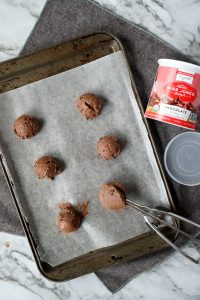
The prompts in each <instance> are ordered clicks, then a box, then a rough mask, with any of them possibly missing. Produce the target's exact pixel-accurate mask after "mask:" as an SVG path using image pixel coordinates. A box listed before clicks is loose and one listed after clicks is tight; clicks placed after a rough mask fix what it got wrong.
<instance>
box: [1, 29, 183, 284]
mask: <svg viewBox="0 0 200 300" xmlns="http://www.w3.org/2000/svg"><path fill="white" fill-rule="evenodd" d="M95 37H97V45H98V42H99V47H100V46H101V45H102V44H103V42H115V43H116V44H117V46H118V49H117V51H120V50H121V51H122V52H123V54H124V56H125V58H126V62H127V66H128V69H129V75H130V77H131V82H132V88H133V92H134V94H135V97H136V101H137V104H138V107H139V109H140V112H141V115H142V119H143V122H144V124H145V126H146V128H147V132H148V136H149V139H150V142H151V145H152V149H153V152H154V155H155V158H156V162H157V164H158V167H159V171H160V174H161V177H162V179H163V182H164V186H165V189H166V193H167V196H168V200H169V204H170V207H171V209H172V210H175V206H174V202H173V199H172V196H171V193H170V189H169V187H168V184H167V180H166V178H165V174H164V171H163V169H162V165H161V163H160V161H159V158H158V154H157V151H156V147H155V144H154V140H153V136H152V134H151V132H150V128H149V126H148V122H147V121H146V119H145V118H144V115H143V108H142V104H141V101H140V98H139V95H138V93H137V89H136V86H135V83H134V79H133V76H132V73H131V70H130V67H129V64H128V61H127V57H126V54H125V51H124V49H123V46H122V44H121V42H120V41H119V40H118V39H117V38H116V37H115V36H113V35H112V34H110V33H104V32H101V33H94V34H92V35H89V36H86V37H82V38H78V39H75V40H73V41H69V42H66V43H63V44H60V45H56V46H54V47H51V48H49V49H44V50H41V51H39V52H36V53H33V54H31V55H26V56H24V57H20V58H17V59H12V60H9V61H6V62H3V63H1V64H0V68H1V66H2V65H4V64H6V63H7V64H11V65H14V64H13V62H15V61H20V60H22V59H23V58H27V57H29V59H31V57H32V55H38V56H40V54H41V53H42V52H44V51H48V50H49V52H50V51H52V50H53V49H55V48H56V47H58V46H60V47H62V46H64V45H70V43H74V42H76V41H79V42H80V41H82V40H83V41H84V40H85V39H90V38H94V39H95ZM101 37H104V38H105V37H106V40H104V39H101ZM98 38H99V40H98ZM109 38H110V39H109ZM80 44H81V42H80ZM97 45H96V47H97ZM97 48H98V47H97ZM56 49H57V48H56ZM83 50H86V49H85V48H83ZM117 51H115V50H113V49H112V52H110V51H109V47H108V53H107V54H106V55H109V54H110V53H113V52H117ZM82 52H84V51H82ZM103 56H105V55H103ZM103 56H100V57H103ZM100 57H98V58H100ZM98 58H96V59H98ZM72 59H73V55H72ZM93 60H95V59H93ZM85 63H88V62H84V63H83V64H85ZM79 65H81V64H79ZM76 66H78V65H76ZM69 69H70V68H69ZM66 70H68V69H66ZM58 73H60V72H57V73H56V74H58ZM49 76H51V75H49ZM45 77H48V76H44V77H43V78H45ZM11 78H12V77H11ZM9 81H10V80H9ZM34 81H37V80H33V82H34ZM26 84H27V83H26ZM0 164H1V167H2V170H3V173H4V176H5V179H6V182H7V184H8V187H9V190H10V192H11V196H12V198H13V200H14V202H15V205H16V208H17V212H18V214H19V217H20V221H21V223H22V226H23V229H24V231H25V233H26V236H27V238H28V241H29V244H30V246H31V249H32V252H33V255H34V258H35V261H36V264H37V266H38V269H39V271H40V272H41V274H42V275H43V276H44V277H46V278H47V279H49V280H53V281H65V280H69V279H72V278H75V277H78V276H81V275H84V274H87V273H90V272H94V271H96V270H98V269H99V268H101V267H104V266H109V265H113V264H117V263H119V262H125V261H127V260H130V259H133V258H136V257H140V256H143V255H145V254H147V253H153V252H155V251H159V250H161V249H163V248H166V247H167V245H166V243H165V242H162V241H161V240H160V239H159V237H158V236H156V235H155V234H153V233H147V234H142V235H139V236H138V237H137V238H133V239H131V240H128V241H125V242H122V243H120V244H118V245H115V246H110V247H106V248H103V249H99V250H96V251H94V252H93V253H89V254H85V255H82V256H80V257H78V258H75V259H72V260H70V261H67V262H66V263H64V264H62V265H59V266H56V267H53V268H52V267H51V266H49V265H48V264H46V263H44V262H42V261H41V260H40V257H39V255H38V252H37V244H36V243H35V241H34V239H33V237H32V234H31V231H30V230H29V223H28V222H27V221H26V219H25V217H24V215H23V212H22V209H21V207H20V205H19V202H18V200H17V197H16V194H15V191H14V185H13V181H12V179H10V175H9V168H8V166H7V163H6V160H5V158H4V156H3V153H2V154H0ZM176 225H177V226H179V224H178V223H177V224H176ZM164 232H165V234H166V235H168V236H169V237H170V238H171V239H172V240H175V239H176V238H177V233H175V232H174V231H171V230H166V228H164ZM145 236H146V237H145ZM153 238H154V239H155V242H156V243H157V244H159V247H155V245H153V246H152V245H151V246H149V251H148V252H146V253H141V251H140V253H138V254H137V255H136V256H135V255H133V254H131V253H129V254H125V255H124V256H123V255H122V256H120V255H119V253H120V251H119V249H118V247H120V246H121V248H122V252H123V248H124V247H123V246H122V244H124V245H125V246H126V247H130V244H131V243H133V241H134V244H135V245H136V242H137V241H136V240H139V245H140V247H141V246H142V240H145V239H146V240H148V239H149V243H150V244H151V242H152V241H150V240H152V239H153ZM153 244H154V243H153ZM157 246H158V245H157ZM154 247H155V248H154ZM136 248H137V247H136ZM116 249H118V250H116ZM131 249H132V248H131V247H130V250H131ZM132 250H134V248H133V249H132ZM136 250H137V249H136ZM106 251H108V254H105V256H108V258H111V260H107V259H106V262H103V265H100V264H99V263H97V262H95V265H93V264H92V263H91V262H90V261H92V260H94V259H95V256H97V253H98V254H99V252H106ZM126 252H127V251H126ZM136 252H138V251H136ZM88 255H89V257H90V259H89V260H88V259H86V261H88V263H89V266H87V269H85V270H84V265H82V266H81V261H82V260H85V258H87V257H88ZM103 255H104V254H103ZM100 260H101V259H100ZM86 261H85V264H86ZM66 264H68V266H66ZM70 265H71V267H70V268H69V266H70ZM77 267H78V268H79V270H76V271H75V272H74V273H71V272H70V269H74V268H75V269H76V268H77ZM66 269H67V270H68V272H66ZM69 273H70V274H69Z"/></svg>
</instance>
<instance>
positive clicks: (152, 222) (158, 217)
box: [126, 199, 200, 264]
mask: <svg viewBox="0 0 200 300" xmlns="http://www.w3.org/2000/svg"><path fill="white" fill-rule="evenodd" d="M126 203H127V205H129V206H131V207H133V208H135V209H137V210H139V211H140V212H141V213H142V214H143V215H144V219H145V222H146V223H147V225H148V227H149V228H150V229H151V230H152V231H153V232H156V233H157V234H158V235H159V236H160V237H161V238H162V239H163V240H164V241H165V242H166V243H168V245H170V246H171V247H172V248H173V249H174V250H175V251H177V252H179V253H180V254H182V255H183V256H184V257H186V258H187V259H189V260H191V261H192V262H194V263H196V264H199V262H200V257H199V258H198V259H195V258H193V257H192V256H190V255H188V254H187V253H186V252H185V251H183V250H182V249H180V248H178V247H177V246H176V245H175V244H174V243H172V242H171V241H170V240H169V239H168V238H167V237H166V236H165V235H164V234H163V233H162V232H161V231H160V229H161V228H162V227H163V225H164V226H168V227H170V228H172V229H174V230H175V231H177V232H178V233H181V234H183V235H184V236H186V237H187V238H189V240H192V241H193V242H199V243H200V240H199V239H198V238H197V237H196V236H192V235H190V234H188V233H187V232H185V231H183V230H181V229H180V228H178V227H176V226H175V225H174V224H175V223H179V221H183V222H186V223H188V224H190V225H193V226H195V227H197V228H199V229H200V224H197V223H196V222H193V221H191V220H189V219H187V218H184V217H182V216H180V215H177V214H175V213H173V212H170V211H169V210H168V209H166V208H164V207H156V208H149V207H148V206H146V205H140V204H138V203H135V202H133V201H131V200H128V199H126ZM177 221H178V222H177Z"/></svg>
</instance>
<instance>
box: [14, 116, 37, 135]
mask: <svg viewBox="0 0 200 300" xmlns="http://www.w3.org/2000/svg"><path fill="white" fill-rule="evenodd" d="M39 129H40V126H39V122H38V120H37V119H36V118H34V117H32V116H30V115H22V116H21V117H19V118H18V119H17V120H16V121H15V123H14V133H15V134H16V135H17V136H18V137H20V138H21V139H30V138H31V137H32V136H34V135H36V134H37V133H38V131H39Z"/></svg>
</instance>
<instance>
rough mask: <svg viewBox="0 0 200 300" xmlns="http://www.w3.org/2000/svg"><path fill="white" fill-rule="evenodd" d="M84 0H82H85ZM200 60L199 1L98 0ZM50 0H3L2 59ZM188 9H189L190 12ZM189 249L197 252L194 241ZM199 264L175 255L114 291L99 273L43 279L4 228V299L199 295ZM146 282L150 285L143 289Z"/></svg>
mask: <svg viewBox="0 0 200 300" xmlns="http://www.w3.org/2000/svg"><path fill="white" fill-rule="evenodd" d="M80 1H81V0H80ZM93 1H95V2H97V3H98V4H100V5H103V6H104V7H105V8H106V9H109V10H110V11H112V12H113V13H116V14H118V15H119V16H120V17H122V18H125V19H127V20H128V21H129V22H132V23H135V24H137V25H138V26H141V27H143V28H145V29H147V30H149V31H151V32H152V33H153V34H155V35H157V36H158V37H160V38H162V39H163V40H164V41H165V42H167V43H169V44H171V45H172V46H173V47H175V48H176V49H178V50H179V51H181V52H183V53H184V54H186V55H189V56H191V57H192V58H193V59H195V60H196V61H197V62H200V54H199V46H200V22H199V20H200V19H199V15H200V1H199V0H190V1H189V0H188V1H181V0H174V1H172V0H166V1H164V0H93ZM45 2H46V1H45V0H0V61H3V60H6V59H9V58H12V57H15V56H17V55H18V53H19V51H20V49H21V48H22V46H23V44H24V42H25V40H26V39H27V37H28V35H29V34H30V32H31V30H32V28H33V26H34V24H35V22H36V21H37V19H38V17H39V14H40V12H41V10H42V8H43V6H44V4H45ZM185 12H187V14H186V13H185ZM185 250H186V251H187V252H188V253H190V254H192V255H193V256H195V257H198V256H200V251H198V250H197V247H195V246H194V245H193V244H188V245H187V246H185ZM199 282H200V267H199V266H198V265H195V264H193V263H192V262H190V261H188V260H186V259H184V258H183V257H182V256H180V255H179V254H174V255H172V256H171V257H170V258H168V259H167V260H165V261H164V262H163V263H162V264H161V265H160V266H157V267H155V268H154V269H153V270H150V271H148V272H146V273H144V274H141V275H139V276H138V277H136V278H134V279H133V280H131V281H130V282H129V283H128V284H127V285H126V286H125V287H124V288H123V289H122V290H120V291H119V292H117V293H116V294H115V295H111V293H110V292H109V291H108V290H107V289H106V287H105V286H104V285H103V284H102V283H101V282H100V281H99V280H98V279H97V277H96V276H95V275H94V274H90V275H86V276H83V277H81V278H77V279H74V280H71V281H69V282H65V283H53V282H50V281H47V280H46V279H44V278H43V277H42V276H41V275H40V274H39V272H38V270H37V267H36V265H35V263H34V261H33V257H32V254H31V250H30V248H29V245H28V242H27V240H26V238H25V237H19V236H15V235H11V234H8V233H4V232H0V299H1V300H10V299H13V300H18V299H20V300H23V299H28V300H39V299H40V300H41V299H48V300H58V299H59V300H64V299H73V300H76V299H87V300H89V299H93V300H94V299H111V298H112V299H127V300H128V299H136V300H137V299H148V300H149V299H154V300H160V299H163V300H169V299H170V300H179V299H180V300H186V299H187V300H197V299H200V284H199ZM144 287H145V288H144Z"/></svg>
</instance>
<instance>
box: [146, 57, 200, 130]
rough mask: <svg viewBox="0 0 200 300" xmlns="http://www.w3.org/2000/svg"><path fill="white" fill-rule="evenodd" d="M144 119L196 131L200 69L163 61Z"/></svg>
mask: <svg viewBox="0 0 200 300" xmlns="http://www.w3.org/2000/svg"><path fill="white" fill-rule="evenodd" d="M158 63H159V68H158V71H157V74H156V78H155V81H154V85H153V88H152V91H151V95H150V99H149V102H148V105H147V109H146V112H145V117H147V118H151V119H155V120H158V121H162V122H165V123H170V124H173V125H177V126H181V127H185V128H188V129H192V130H195V129H196V128H197V123H198V117H199V115H200V66H197V65H194V64H189V63H185V62H181V61H177V60H171V59H160V60H159V61H158Z"/></svg>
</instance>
